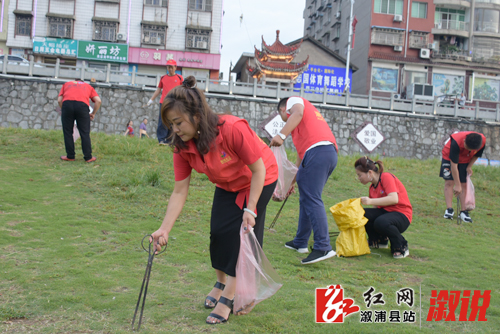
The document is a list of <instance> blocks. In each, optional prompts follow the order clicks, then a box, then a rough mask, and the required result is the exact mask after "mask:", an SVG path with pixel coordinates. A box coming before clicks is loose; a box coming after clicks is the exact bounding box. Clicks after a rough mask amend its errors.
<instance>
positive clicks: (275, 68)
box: [247, 56, 309, 78]
mask: <svg viewBox="0 0 500 334" xmlns="http://www.w3.org/2000/svg"><path fill="white" fill-rule="evenodd" d="M308 61H309V56H307V58H306V59H305V60H304V61H303V62H300V63H286V62H269V61H263V62H260V61H259V60H258V59H256V66H255V67H252V66H250V64H249V63H248V60H247V70H248V72H250V74H251V75H252V76H256V75H257V76H259V73H261V72H275V73H280V74H289V75H290V76H291V77H293V78H295V77H297V76H298V75H299V74H300V73H302V72H303V71H305V70H307V66H308V64H307V63H308Z"/></svg>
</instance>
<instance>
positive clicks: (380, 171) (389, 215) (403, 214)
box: [354, 157, 413, 259]
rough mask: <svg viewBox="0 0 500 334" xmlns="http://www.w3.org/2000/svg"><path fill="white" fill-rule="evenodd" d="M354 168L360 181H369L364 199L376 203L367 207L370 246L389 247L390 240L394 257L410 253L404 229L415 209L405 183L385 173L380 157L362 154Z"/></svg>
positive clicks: (363, 202)
mask: <svg viewBox="0 0 500 334" xmlns="http://www.w3.org/2000/svg"><path fill="white" fill-rule="evenodd" d="M377 165H378V167H377ZM354 168H355V169H356V175H357V176H358V180H359V182H361V183H362V184H367V183H370V192H369V197H361V203H362V204H364V205H373V206H375V208H372V209H365V217H366V218H367V219H368V222H367V223H366V225H365V229H366V233H367V234H368V243H369V245H370V248H387V247H388V242H389V240H390V241H391V253H392V254H393V257H394V258H395V259H402V258H405V257H407V256H408V255H410V251H409V250H408V242H407V241H406V239H405V238H404V237H403V235H402V234H401V233H403V232H404V231H406V229H407V228H408V226H410V223H411V219H412V213H413V209H412V206H411V203H410V200H409V199H408V194H407V192H406V189H405V187H404V186H403V184H402V183H401V181H399V179H398V178H397V177H396V176H394V175H393V174H391V173H384V165H383V164H382V162H381V161H377V162H374V161H373V160H370V158H368V157H363V158H359V159H358V160H357V161H356V162H355V163H354Z"/></svg>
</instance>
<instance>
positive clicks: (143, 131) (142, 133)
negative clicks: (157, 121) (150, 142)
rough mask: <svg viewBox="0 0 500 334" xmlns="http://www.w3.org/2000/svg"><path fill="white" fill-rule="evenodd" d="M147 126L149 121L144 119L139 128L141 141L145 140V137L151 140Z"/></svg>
mask: <svg viewBox="0 0 500 334" xmlns="http://www.w3.org/2000/svg"><path fill="white" fill-rule="evenodd" d="M146 125H148V119H147V118H144V120H143V121H142V123H141V126H140V127H139V138H141V139H142V138H144V136H146V137H148V138H149V135H148V130H147V128H146Z"/></svg>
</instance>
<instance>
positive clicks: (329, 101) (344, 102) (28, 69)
mask: <svg viewBox="0 0 500 334" xmlns="http://www.w3.org/2000/svg"><path fill="white" fill-rule="evenodd" d="M24 64H25V65H24V66H23V65H21V64H19V63H16V62H13V61H7V62H1V63H0V66H1V69H2V73H3V75H2V76H3V77H4V78H13V77H14V78H18V77H17V75H22V76H27V77H34V76H37V77H43V78H42V80H49V81H55V82H62V81H65V80H68V79H76V78H79V79H84V80H87V81H94V79H95V81H96V83H97V85H127V86H130V87H135V88H139V89H143V90H150V91H153V90H155V89H156V87H157V86H158V83H159V81H160V77H161V75H160V74H157V75H156V76H155V75H149V74H143V73H137V72H135V69H134V72H127V71H112V70H111V65H109V64H108V67H107V70H106V71H102V70H98V69H93V68H87V67H75V66H63V65H61V64H60V63H59V61H57V62H56V64H55V65H51V64H38V63H34V62H33V58H32V59H31V61H30V62H29V65H28V64H26V63H24ZM197 87H198V88H199V89H201V90H203V91H205V93H206V94H207V95H208V96H220V97H223V96H224V97H226V98H234V99H238V98H245V99H258V100H264V101H278V100H279V99H281V98H284V97H289V96H301V97H304V98H306V99H307V100H309V101H310V102H312V103H315V104H321V105H322V106H324V107H327V108H328V107H332V108H336V109H341V110H352V111H364V112H367V111H368V112H394V113H405V114H407V115H408V114H415V115H428V116H449V117H464V118H468V119H481V120H486V121H495V122H500V103H498V102H497V103H495V102H489V103H490V104H491V105H493V104H496V108H485V107H483V106H480V105H479V102H478V101H475V104H474V105H467V106H459V105H458V104H457V102H456V101H454V104H450V102H449V101H441V99H440V98H439V97H437V96H436V97H434V100H433V101H424V100H419V99H418V96H414V97H413V99H411V100H408V99H401V98H396V97H397V96H396V94H391V97H381V96H375V95H372V94H371V92H370V94H369V95H360V94H350V93H349V92H347V93H332V92H329V91H328V90H327V89H323V90H322V91H320V92H317V91H312V90H308V89H305V87H304V85H303V84H302V86H301V87H300V88H293V87H289V86H286V87H285V86H282V85H281V83H278V84H277V85H265V84H262V83H258V82H257V80H256V79H254V81H253V82H251V83H245V82H234V81H232V80H230V81H221V80H212V79H210V78H209V76H208V75H207V76H206V77H205V78H197Z"/></svg>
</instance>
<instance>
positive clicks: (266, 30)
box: [220, 0, 306, 80]
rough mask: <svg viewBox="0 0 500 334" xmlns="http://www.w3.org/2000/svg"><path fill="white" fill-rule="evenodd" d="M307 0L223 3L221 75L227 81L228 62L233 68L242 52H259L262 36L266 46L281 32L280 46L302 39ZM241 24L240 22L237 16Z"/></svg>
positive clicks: (257, 0) (255, 0)
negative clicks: (255, 49)
mask: <svg viewBox="0 0 500 334" xmlns="http://www.w3.org/2000/svg"><path fill="white" fill-rule="evenodd" d="M305 3H306V0H252V1H249V0H224V5H223V6H224V7H223V10H224V12H225V14H224V17H223V20H222V41H221V44H222V50H221V64H220V71H221V72H223V73H224V80H228V78H229V77H228V72H229V65H230V62H231V61H232V62H233V66H234V65H235V64H236V62H237V61H238V59H240V56H241V54H242V53H243V52H254V45H255V46H256V47H257V48H258V49H260V48H261V41H262V39H261V36H262V35H263V36H264V40H265V41H266V43H267V44H269V45H270V44H273V43H274V41H275V40H276V30H280V41H281V42H282V43H283V44H286V43H288V42H291V41H294V40H296V39H298V38H301V37H303V36H302V35H303V31H304V19H303V18H302V13H303V11H304V6H305ZM242 14H243V20H242V22H240V16H241V15H242Z"/></svg>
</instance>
